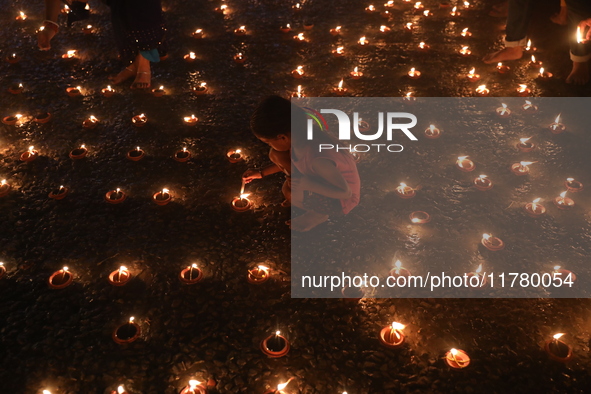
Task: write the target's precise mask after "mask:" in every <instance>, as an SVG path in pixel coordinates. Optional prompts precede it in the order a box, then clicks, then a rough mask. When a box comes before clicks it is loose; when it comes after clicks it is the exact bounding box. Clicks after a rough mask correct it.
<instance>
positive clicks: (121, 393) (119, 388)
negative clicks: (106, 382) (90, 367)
mask: <svg viewBox="0 0 591 394" xmlns="http://www.w3.org/2000/svg"><path fill="white" fill-rule="evenodd" d="M111 394H129V393H128V392H127V391H126V390H125V387H124V386H123V385H122V384H120V385H119V386H117V391H111Z"/></svg>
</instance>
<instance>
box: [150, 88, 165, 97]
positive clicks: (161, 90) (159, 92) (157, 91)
mask: <svg viewBox="0 0 591 394" xmlns="http://www.w3.org/2000/svg"><path fill="white" fill-rule="evenodd" d="M165 93H166V91H165V90H164V86H162V85H161V86H159V87H158V89H152V96H154V97H162V96H164V94H165Z"/></svg>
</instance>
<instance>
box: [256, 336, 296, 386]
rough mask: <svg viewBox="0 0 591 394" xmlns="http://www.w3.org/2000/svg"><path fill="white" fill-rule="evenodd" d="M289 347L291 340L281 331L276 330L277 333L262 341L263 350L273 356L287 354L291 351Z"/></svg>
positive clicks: (277, 356)
mask: <svg viewBox="0 0 591 394" xmlns="http://www.w3.org/2000/svg"><path fill="white" fill-rule="evenodd" d="M289 348H290V346H289V341H288V340H287V338H285V337H284V336H283V335H281V332H280V331H275V334H272V335H269V336H268V337H267V338H265V339H263V341H262V342H261V351H262V352H263V353H264V354H266V355H267V356H269V357H271V358H279V357H283V356H285V355H286V354H287V353H289ZM286 385H287V384H286ZM283 388H285V386H283Z"/></svg>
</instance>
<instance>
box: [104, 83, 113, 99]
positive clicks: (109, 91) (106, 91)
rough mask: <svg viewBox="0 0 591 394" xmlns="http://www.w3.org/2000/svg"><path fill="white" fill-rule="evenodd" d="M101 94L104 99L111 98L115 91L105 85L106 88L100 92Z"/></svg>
mask: <svg viewBox="0 0 591 394" xmlns="http://www.w3.org/2000/svg"><path fill="white" fill-rule="evenodd" d="M101 93H102V94H103V96H105V97H111V96H112V95H114V94H115V90H114V89H113V88H112V87H111V85H107V87H106V88H104V89H102V90H101Z"/></svg>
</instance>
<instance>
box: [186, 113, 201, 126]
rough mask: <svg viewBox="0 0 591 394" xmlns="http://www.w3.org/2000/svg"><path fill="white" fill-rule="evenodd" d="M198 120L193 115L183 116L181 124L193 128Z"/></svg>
mask: <svg viewBox="0 0 591 394" xmlns="http://www.w3.org/2000/svg"><path fill="white" fill-rule="evenodd" d="M198 120H199V119H198V118H197V117H196V116H195V115H191V116H185V117H184V118H183V122H185V124H186V125H189V126H195V125H196V124H197V121H198Z"/></svg>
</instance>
